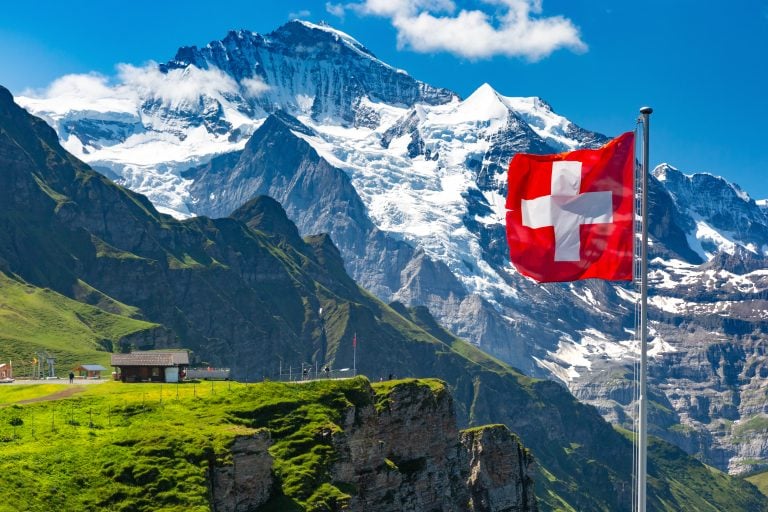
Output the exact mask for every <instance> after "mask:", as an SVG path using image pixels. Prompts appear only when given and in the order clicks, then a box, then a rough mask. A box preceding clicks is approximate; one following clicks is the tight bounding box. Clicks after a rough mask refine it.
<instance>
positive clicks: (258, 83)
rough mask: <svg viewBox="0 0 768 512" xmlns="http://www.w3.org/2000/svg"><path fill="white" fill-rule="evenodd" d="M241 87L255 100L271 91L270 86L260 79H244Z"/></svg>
mask: <svg viewBox="0 0 768 512" xmlns="http://www.w3.org/2000/svg"><path fill="white" fill-rule="evenodd" d="M240 85H242V86H243V88H244V89H245V91H246V93H247V95H248V96H250V97H252V98H255V97H257V96H261V95H262V94H264V93H265V92H267V91H268V90H269V85H267V84H266V83H264V80H262V79H261V78H259V77H253V78H243V79H242V80H241V81H240Z"/></svg>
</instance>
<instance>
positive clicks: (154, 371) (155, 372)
mask: <svg viewBox="0 0 768 512" xmlns="http://www.w3.org/2000/svg"><path fill="white" fill-rule="evenodd" d="M152 376H153V377H159V376H160V368H158V367H157V366H155V367H153V368H152Z"/></svg>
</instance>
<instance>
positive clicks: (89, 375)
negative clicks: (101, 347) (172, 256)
mask: <svg viewBox="0 0 768 512" xmlns="http://www.w3.org/2000/svg"><path fill="white" fill-rule="evenodd" d="M74 371H76V372H77V376H78V377H79V378H81V379H100V378H101V372H105V371H107V369H106V368H104V367H103V366H101V365H100V364H81V365H78V366H77V367H76V368H75V369H74Z"/></svg>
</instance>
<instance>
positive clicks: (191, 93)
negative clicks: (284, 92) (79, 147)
mask: <svg viewBox="0 0 768 512" xmlns="http://www.w3.org/2000/svg"><path fill="white" fill-rule="evenodd" d="M268 89H269V86H268V85H267V84H266V83H264V81H263V80H262V79H261V78H259V77H254V78H245V79H243V80H242V81H241V82H240V83H239V84H238V83H237V82H236V81H235V80H234V79H233V78H232V77H230V76H229V75H227V74H226V73H224V72H223V71H221V70H220V69H218V68H215V67H212V68H209V69H200V68H198V67H196V66H194V65H190V66H187V67H185V68H183V69H171V70H169V71H168V72H167V73H163V72H162V71H160V69H159V67H158V65H157V63H155V62H148V63H147V64H145V65H143V66H134V65H131V64H118V65H117V74H116V76H115V77H113V78H109V77H106V76H104V75H100V74H96V73H89V74H82V75H65V76H62V77H60V78H58V79H56V80H55V81H53V82H52V83H51V85H49V86H48V87H47V88H45V89H38V90H26V91H24V92H22V93H21V95H20V96H23V97H26V98H28V99H29V100H31V101H32V102H38V101H48V100H50V101H49V103H57V104H58V103H61V104H63V105H64V104H65V105H69V106H70V107H71V106H73V105H76V109H77V110H94V111H98V112H103V111H119V112H123V111H126V112H128V111H132V112H135V111H136V109H137V108H138V106H139V105H140V104H141V103H142V102H144V101H146V100H160V101H161V102H163V103H164V104H166V105H172V106H176V105H179V104H181V103H194V102H196V101H198V99H199V98H200V97H201V96H208V97H212V98H215V99H219V100H222V99H224V98H223V97H224V96H225V95H237V94H241V95H243V96H245V97H250V98H253V97H257V96H260V95H262V94H264V93H265V92H266V91H267V90H268ZM54 110H56V109H54Z"/></svg>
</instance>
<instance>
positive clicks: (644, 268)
mask: <svg viewBox="0 0 768 512" xmlns="http://www.w3.org/2000/svg"><path fill="white" fill-rule="evenodd" d="M652 113H653V109H652V108H651V107H643V108H641V109H640V118H641V120H642V123H643V166H642V174H643V175H642V180H641V183H642V199H641V200H642V203H641V204H642V205H641V215H642V220H643V224H642V231H641V244H642V245H641V246H640V250H641V252H640V398H639V400H638V416H639V418H638V423H639V425H638V433H637V443H638V457H637V510H638V512H646V498H647V496H646V480H647V469H648V396H647V386H648V383H647V379H646V377H647V373H648V346H647V343H646V342H647V340H648V140H649V133H648V132H649V121H650V115H651V114H652Z"/></svg>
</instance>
